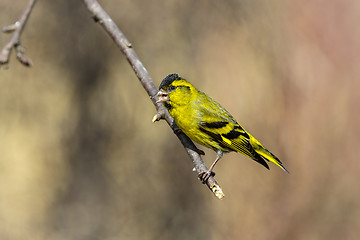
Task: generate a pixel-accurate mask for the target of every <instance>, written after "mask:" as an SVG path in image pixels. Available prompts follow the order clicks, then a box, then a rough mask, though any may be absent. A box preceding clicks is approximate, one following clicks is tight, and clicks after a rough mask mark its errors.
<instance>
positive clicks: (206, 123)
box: [199, 97, 269, 168]
mask: <svg viewBox="0 0 360 240" xmlns="http://www.w3.org/2000/svg"><path fill="white" fill-rule="evenodd" d="M208 98H209V101H210V103H209V102H208V103H207V104H201V105H200V108H201V109H200V110H199V112H201V113H202V115H201V121H200V126H199V129H200V130H201V131H202V132H204V133H205V134H207V135H209V136H210V137H211V138H212V139H213V140H214V141H216V142H217V143H218V144H219V145H220V147H221V148H222V149H221V150H223V151H236V152H241V153H243V154H244V155H246V156H248V157H250V158H252V159H253V160H255V161H257V162H258V163H260V164H262V165H263V166H265V167H266V168H269V166H268V164H267V163H266V162H265V161H264V159H263V158H262V157H261V156H260V155H259V154H258V153H257V152H256V151H255V150H254V148H253V147H252V145H251V143H250V136H249V134H248V133H247V132H246V131H245V130H244V129H243V128H242V127H241V126H240V124H239V123H238V122H237V121H236V120H235V119H234V118H233V117H232V116H231V114H230V113H229V112H228V111H226V109H225V108H223V107H222V106H221V105H220V104H219V103H217V102H215V101H214V100H213V99H211V98H210V97H208Z"/></svg>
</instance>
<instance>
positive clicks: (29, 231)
mask: <svg viewBox="0 0 360 240" xmlns="http://www.w3.org/2000/svg"><path fill="white" fill-rule="evenodd" d="M26 4H27V1H26V0H18V1H10V0H2V1H1V2H0V9H1V10H0V12H1V14H0V23H1V27H3V26H6V25H9V24H12V23H14V22H15V21H16V20H17V19H18V17H19V16H20V15H21V14H22V12H23V10H24V8H25V6H26ZM100 4H102V6H103V7H104V8H105V10H106V11H107V12H108V14H109V15H110V16H111V17H112V18H113V20H114V21H115V22H116V24H118V26H119V27H120V29H121V30H122V31H123V32H124V33H125V35H126V36H127V37H128V39H129V40H130V41H131V42H132V44H133V46H134V48H135V51H136V52H137V54H138V56H139V57H140V59H141V61H142V62H143V63H144V65H145V67H146V68H147V70H148V71H149V73H150V74H151V76H152V77H153V79H154V81H155V84H156V85H157V86H158V85H159V84H160V82H161V80H162V79H163V78H164V77H165V76H166V75H167V74H169V73H173V72H177V73H179V74H181V75H182V76H183V77H185V78H186V79H188V80H189V81H191V82H192V83H193V84H194V85H195V86H197V87H198V88H199V89H201V90H203V91H205V92H206V93H208V94H209V95H210V96H212V97H213V98H214V99H216V100H218V101H219V102H220V103H221V104H222V105H223V106H224V107H226V108H227V109H228V110H229V111H230V112H231V113H232V115H234V117H235V118H236V119H237V120H238V121H239V122H240V124H242V125H243V126H244V127H245V128H246V129H247V130H248V131H249V132H251V133H252V134H253V135H254V136H255V137H256V138H257V139H258V140H259V141H260V142H262V143H263V144H264V145H265V146H266V147H267V148H269V149H270V150H271V151H272V152H273V153H275V154H276V155H277V156H278V157H279V158H280V159H281V160H282V161H283V162H284V163H285V166H286V167H287V168H288V170H289V171H290V172H291V174H290V175H287V174H286V173H284V172H283V171H282V170H281V169H280V168H277V167H276V166H274V165H271V166H270V167H271V171H267V170H266V169H265V168H263V167H262V166H261V165H259V164H257V163H256V162H254V161H251V160H250V159H248V158H246V157H245V156H243V155H241V154H236V153H231V154H227V155H225V156H224V158H223V160H222V161H220V163H219V164H218V165H217V166H216V168H215V172H216V173H217V175H216V178H217V180H218V181H219V183H220V185H221V186H222V187H223V190H224V192H225V195H226V197H225V199H224V200H221V201H219V200H218V199H216V198H215V197H214V196H213V194H212V193H211V192H210V191H209V190H208V189H207V188H206V187H205V186H204V185H202V184H201V183H200V182H199V181H198V180H197V176H196V174H195V173H193V172H192V168H193V166H192V163H191V161H190V159H189V158H188V156H187V154H186V152H185V151H184V149H183V147H182V146H181V145H180V144H179V141H178V140H177V138H176V136H175V135H174V134H173V133H172V131H171V130H170V128H169V127H168V126H167V124H166V123H165V122H164V121H161V122H157V123H155V124H153V123H152V122H151V119H152V117H153V115H154V114H155V108H154V106H153V105H152V103H151V101H150V100H149V97H148V96H147V95H146V92H145V91H144V89H143V88H142V86H141V85H140V84H139V82H138V80H137V78H136V76H135V74H134V72H133V71H132V69H131V68H130V66H129V64H128V63H127V61H126V59H125V58H124V56H123V55H122V53H121V52H120V51H119V50H118V48H117V47H116V46H115V45H114V43H113V42H112V40H111V39H110V38H109V37H108V36H107V34H106V33H105V32H104V30H103V29H102V28H101V27H100V26H99V25H98V24H96V23H94V21H93V20H92V18H91V15H90V13H89V12H88V10H87V8H86V7H85V5H84V4H83V3H82V1H38V2H37V4H36V5H35V8H34V11H33V13H32V15H31V17H30V19H29V21H28V23H27V26H26V28H25V31H24V33H23V35H22V38H21V40H22V44H23V45H24V46H25V47H26V48H27V51H26V55H27V56H28V57H29V58H31V60H32V61H33V63H34V65H33V67H31V68H26V67H24V66H22V65H21V64H20V63H18V62H17V60H16V59H15V57H14V54H13V55H12V57H11V61H10V64H9V66H8V68H7V69H4V68H3V67H2V68H1V69H0V239H5V240H7V239H10V240H17V239H19V240H20V239H21V240H23V239H35V240H37V239H39V240H41V239H50V240H60V239H76V240H82V239H84V240H85V239H86V240H88V239H110V240H112V239H130V240H132V239H150V240H151V239H213V240H216V239H277V240H279V239H358V238H359V236H360V188H359V181H360V175H359V171H360V164H359V161H358V158H359V154H360V137H359V135H360V125H359V122H360V113H359V110H358V103H359V102H360V81H359V77H360V68H359V63H360V57H359V52H360V30H359V28H358V24H359V22H360V2H359V1H352V0H343V1H325V0H315V1H300V0H295V1H282V0H275V1H265V0H259V1H252V0H227V1H214V0H210V1H208V0H207V1H205V0H199V1H191V0H182V1H174V0H170V1H160V0H154V1H145V0H123V1H114V0H102V1H100ZM9 39H10V35H6V34H1V35H0V47H1V48H2V47H3V46H4V45H5V44H6V43H7V41H8V40H9ZM200 148H201V149H204V148H203V147H200ZM204 150H205V149H204ZM205 152H206V155H205V156H204V160H205V161H206V162H207V164H208V165H209V164H210V163H211V162H212V161H213V160H214V158H215V156H216V155H215V153H214V152H213V151H211V150H207V149H206V150H205Z"/></svg>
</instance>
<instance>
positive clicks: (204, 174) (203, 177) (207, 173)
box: [198, 170, 215, 184]
mask: <svg viewBox="0 0 360 240" xmlns="http://www.w3.org/2000/svg"><path fill="white" fill-rule="evenodd" d="M214 176H215V172H213V171H209V170H207V171H205V172H201V173H199V175H198V178H199V179H200V181H201V182H202V183H203V184H205V183H206V182H207V181H208V180H209V178H210V177H214Z"/></svg>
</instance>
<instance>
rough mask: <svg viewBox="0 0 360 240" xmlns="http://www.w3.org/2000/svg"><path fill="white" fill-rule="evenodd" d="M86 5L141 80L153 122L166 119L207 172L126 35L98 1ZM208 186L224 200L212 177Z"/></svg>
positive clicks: (197, 164) (197, 167) (197, 165)
mask: <svg viewBox="0 0 360 240" xmlns="http://www.w3.org/2000/svg"><path fill="white" fill-rule="evenodd" d="M84 3H85V5H86V6H87V8H88V9H89V11H90V12H91V14H92V15H93V19H94V20H95V21H96V22H98V23H99V24H100V25H101V26H102V27H103V28H104V30H105V31H106V32H107V33H108V34H109V35H110V37H111V38H112V39H113V40H114V42H115V43H116V45H117V46H118V47H119V48H120V50H121V51H122V53H123V54H124V55H125V56H126V58H127V60H128V62H129V63H130V65H131V67H132V68H133V70H134V72H135V74H136V76H137V77H138V79H139V80H140V83H141V84H142V86H143V87H144V89H145V90H146V92H147V93H148V95H149V96H150V98H151V100H152V102H153V104H154V105H155V107H156V110H157V114H156V115H155V117H154V118H153V121H158V120H160V119H165V120H166V122H167V123H168V124H169V126H170V127H171V128H172V129H173V131H174V132H175V134H176V135H177V137H178V138H179V140H180V142H181V143H182V145H183V146H184V148H185V149H186V151H187V153H188V155H189V157H190V158H191V160H192V162H193V164H194V166H195V170H196V172H197V173H200V172H204V171H206V170H207V167H206V165H205V163H204V161H203V160H202V159H201V156H200V155H199V153H200V152H201V151H200V150H199V149H197V148H196V146H195V145H194V143H193V142H192V141H191V140H190V139H189V138H188V137H187V136H186V135H185V134H184V133H182V132H181V131H177V129H178V127H177V126H176V124H175V122H174V119H173V118H172V117H171V116H170V115H169V113H168V111H167V110H166V109H165V107H164V106H163V105H162V104H161V103H156V100H157V99H156V93H157V92H158V90H157V88H156V87H155V84H154V82H153V81H152V79H151V77H150V75H149V73H148V72H147V70H146V68H145V67H144V65H143V64H142V63H141V61H140V60H139V58H138V56H137V55H136V53H135V51H134V49H133V47H132V45H131V43H130V42H129V41H128V39H127V38H126V37H125V35H124V34H123V33H122V32H121V31H120V29H119V28H118V27H117V26H116V24H115V23H114V22H113V20H112V19H111V18H110V16H109V15H108V14H107V13H106V12H105V11H104V9H103V8H102V7H101V6H100V4H99V3H98V2H97V1H96V0H84ZM206 185H207V186H208V187H209V188H210V189H211V190H212V192H213V193H214V194H215V196H216V197H218V198H219V199H222V198H223V197H224V194H223V191H222V189H221V188H220V186H219V185H218V184H217V182H216V180H215V179H214V177H210V178H209V179H208V181H207V182H206Z"/></svg>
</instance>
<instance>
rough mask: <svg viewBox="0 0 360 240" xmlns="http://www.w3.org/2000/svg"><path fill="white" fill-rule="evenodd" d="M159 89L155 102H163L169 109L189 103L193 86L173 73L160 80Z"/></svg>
mask: <svg viewBox="0 0 360 240" xmlns="http://www.w3.org/2000/svg"><path fill="white" fill-rule="evenodd" d="M159 89H160V91H159V92H158V93H157V96H158V100H157V103H164V105H165V107H166V108H168V109H169V108H172V107H175V106H180V105H185V104H187V103H189V101H190V100H191V96H192V93H193V92H194V90H195V87H194V86H193V85H191V84H190V83H189V82H188V81H186V80H185V79H183V78H181V77H180V76H179V75H178V74H177V73H173V74H169V75H167V76H166V77H165V78H164V79H163V80H162V82H161V84H160V86H159Z"/></svg>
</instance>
